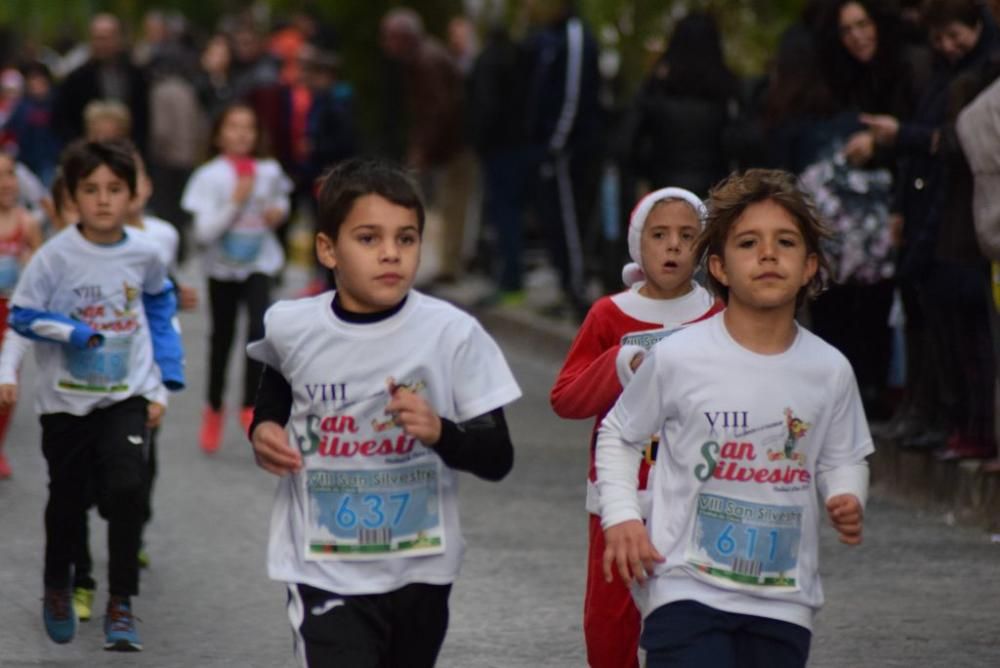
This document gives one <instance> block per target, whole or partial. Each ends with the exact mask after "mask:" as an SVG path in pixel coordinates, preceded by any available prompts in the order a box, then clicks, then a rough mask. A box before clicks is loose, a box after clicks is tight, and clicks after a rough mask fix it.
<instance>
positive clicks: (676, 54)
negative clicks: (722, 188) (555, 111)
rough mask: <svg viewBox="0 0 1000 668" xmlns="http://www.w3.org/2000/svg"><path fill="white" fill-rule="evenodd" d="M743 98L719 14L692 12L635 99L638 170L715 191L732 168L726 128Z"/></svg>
mask: <svg viewBox="0 0 1000 668" xmlns="http://www.w3.org/2000/svg"><path fill="white" fill-rule="evenodd" d="M738 105H739V102H738V84H737V79H736V77H735V76H733V73H732V72H731V71H730V70H729V68H728V67H727V66H726V63H725V60H724V58H723V55H722V44H721V41H720V38H719V30H718V27H717V26H716V22H715V19H714V18H712V16H711V15H709V14H706V13H703V12H694V13H691V14H688V15H687V16H685V17H684V18H683V19H681V20H680V21H679V22H678V23H677V26H676V28H675V29H674V32H673V35H671V38H670V45H669V46H668V47H667V51H666V53H665V54H664V55H663V57H662V58H661V59H660V60H659V61H658V62H657V63H656V65H655V66H654V68H653V71H652V73H651V74H650V75H649V76H648V77H647V79H646V80H645V82H644V83H643V85H642V87H641V89H640V91H639V93H638V95H637V97H636V100H635V103H634V106H633V110H632V118H631V123H632V132H631V133H630V142H629V157H630V161H631V163H632V166H633V167H634V169H635V170H636V172H637V174H638V176H639V177H640V178H643V179H645V180H647V181H648V182H649V184H650V185H651V186H653V187H659V186H662V185H663V184H667V183H669V184H671V185H674V186H678V187H681V188H685V189H687V190H690V191H692V192H695V193H697V194H698V195H700V196H702V197H704V196H705V195H707V193H708V189H709V188H710V187H711V186H712V185H714V184H715V183H716V182H717V181H719V180H720V179H721V178H722V177H724V176H725V175H726V174H727V173H728V172H729V165H728V158H727V155H726V151H725V149H724V145H723V134H724V130H725V128H726V126H727V125H728V124H729V123H730V121H731V120H732V119H733V118H735V116H736V113H737V112H738V108H739V107H738Z"/></svg>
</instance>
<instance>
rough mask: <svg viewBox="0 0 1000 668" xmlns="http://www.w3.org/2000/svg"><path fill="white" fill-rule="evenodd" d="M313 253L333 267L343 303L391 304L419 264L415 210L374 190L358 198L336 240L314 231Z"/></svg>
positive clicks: (360, 308)
mask: <svg viewBox="0 0 1000 668" xmlns="http://www.w3.org/2000/svg"><path fill="white" fill-rule="evenodd" d="M316 255H317V257H319V261H320V263H322V264H323V266H324V267H327V268H328V269H333V270H335V271H336V274H337V294H339V295H340V302H341V304H343V306H344V308H346V309H347V310H349V311H354V312H356V313H375V312H377V311H384V310H386V309H389V308H392V307H393V306H395V305H396V304H398V303H399V302H400V301H402V300H403V297H405V296H406V293H407V292H409V290H410V287H411V286H412V285H413V280H414V279H415V278H416V274H417V267H418V265H419V264H420V231H419V229H418V227H417V214H416V212H415V211H413V210H412V209H407V208H405V207H402V206H399V205H397V204H393V203H392V202H390V201H389V200H387V199H385V198H383V197H381V196H380V195H364V196H363V197H359V198H358V199H357V200H355V202H354V206H353V207H352V208H351V211H350V213H349V214H348V215H347V218H346V219H345V220H344V222H343V224H342V225H341V226H340V230H339V232H338V233H337V238H336V239H331V238H330V237H329V236H327V235H326V234H324V233H322V232H320V233H319V234H317V235H316Z"/></svg>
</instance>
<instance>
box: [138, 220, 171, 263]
mask: <svg viewBox="0 0 1000 668" xmlns="http://www.w3.org/2000/svg"><path fill="white" fill-rule="evenodd" d="M133 229H138V230H139V231H140V232H145V233H146V234H148V235H149V236H150V238H151V239H152V241H153V245H155V246H156V250H157V251H158V252H159V254H160V260H161V261H162V262H163V264H165V265H166V267H167V271H174V270H175V269H177V248H178V247H179V246H180V235H179V234H178V233H177V228H176V227H174V226H173V225H171V224H170V223H168V222H167V221H165V220H163V219H162V218H157V217H156V216H148V215H144V216H143V217H142V227H141V228H133Z"/></svg>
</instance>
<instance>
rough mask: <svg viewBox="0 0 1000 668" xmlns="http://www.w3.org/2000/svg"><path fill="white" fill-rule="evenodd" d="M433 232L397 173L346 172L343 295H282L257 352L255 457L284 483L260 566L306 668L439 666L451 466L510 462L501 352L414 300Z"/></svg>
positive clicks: (458, 539) (482, 467)
mask: <svg viewBox="0 0 1000 668" xmlns="http://www.w3.org/2000/svg"><path fill="white" fill-rule="evenodd" d="M423 222H424V210H423V205H422V203H421V201H420V198H419V197H418V195H417V192H416V189H415V187H414V186H413V184H412V183H411V181H410V180H409V179H408V178H407V177H406V175H405V174H404V173H403V172H402V171H400V170H399V169H398V168H396V167H394V166H391V165H388V164H386V163H384V162H380V161H365V160H352V161H348V162H346V163H342V164H341V165H340V166H338V167H337V168H336V169H334V170H333V171H332V172H330V173H329V174H328V175H327V176H326V177H325V179H324V181H323V183H322V186H321V188H320V193H319V221H318V226H319V230H320V231H319V232H318V234H317V235H316V252H317V256H318V257H319V260H320V262H321V263H322V264H323V265H324V266H325V267H326V268H328V269H332V270H333V271H334V272H335V274H336V278H337V290H336V291H335V292H325V293H323V294H321V295H317V296H315V297H309V298H305V299H298V300H292V301H282V302H278V303H277V304H275V305H274V306H272V307H271V308H270V309H269V310H268V312H267V314H266V316H265V330H266V335H265V337H264V339H263V340H260V341H256V342H254V343H252V344H250V345H249V346H248V347H247V351H248V354H250V355H251V356H252V357H254V358H256V359H258V360H259V361H261V362H263V363H264V364H265V365H266V366H265V371H264V375H263V376H262V381H261V388H260V392H259V393H258V397H257V401H256V405H255V411H254V421H253V423H252V424H251V426H250V430H249V431H250V436H251V441H252V443H253V447H254V454H255V456H256V458H257V463H258V464H259V465H260V466H261V467H262V468H264V469H266V470H268V471H270V472H272V473H275V474H277V475H281V476H283V477H282V479H281V482H280V487H279V490H278V494H277V497H276V499H275V504H274V511H273V514H272V517H271V536H270V541H269V549H268V572H269V575H270V576H271V578H272V579H275V580H279V581H282V582H285V583H287V585H288V592H289V597H288V612H289V618H290V619H291V622H292V626H293V628H294V631H295V633H296V646H295V648H296V652H297V653H298V654H299V657H300V659H301V660H302V662H303V663H304V664H305V665H310V666H326V665H345V666H381V665H392V666H402V665H405V666H412V667H415V668H420V667H425V666H432V665H433V664H434V661H435V659H436V657H437V654H438V651H439V649H440V647H441V643H442V642H443V640H444V635H445V632H446V630H447V624H448V596H449V593H450V590H451V583H452V582H453V581H454V579H455V577H456V576H457V575H458V569H459V562H460V560H461V553H462V536H461V532H460V530H459V526H458V498H457V482H458V480H457V476H456V475H455V470H465V471H470V472H472V473H474V474H476V475H478V476H480V477H483V478H486V479H489V480H500V479H501V478H503V477H504V476H505V475H506V474H507V472H508V471H509V470H510V468H511V466H512V464H513V446H512V445H511V442H510V437H509V435H508V433H507V426H506V422H505V420H504V415H503V408H502V407H503V406H504V405H506V404H508V403H510V402H511V401H513V400H515V399H517V398H518V397H519V396H520V394H521V392H520V389H519V388H518V386H517V383H516V382H515V380H514V378H513V376H512V375H511V372H510V369H509V368H508V367H507V363H506V361H505V360H504V358H503V355H502V353H501V352H500V349H499V348H498V347H497V345H496V343H495V342H494V341H493V340H492V339H491V338H490V337H489V335H488V334H486V332H485V331H484V330H483V329H482V327H481V326H480V325H479V324H478V323H477V322H476V321H475V320H474V319H473V318H471V317H470V316H468V315H467V314H465V313H463V312H461V311H459V310H458V309H456V308H454V307H453V306H451V305H449V304H447V303H445V302H442V301H439V300H437V299H433V298H431V297H427V296H425V295H423V294H420V293H418V292H416V291H413V290H412V289H411V287H412V285H413V280H414V277H415V275H416V271H417V265H418V263H419V259H420V244H421V233H422V231H423ZM286 423H287V424H288V432H286V431H285V429H284V426H285V424H286ZM289 433H290V435H291V439H289ZM287 474H291V475H287Z"/></svg>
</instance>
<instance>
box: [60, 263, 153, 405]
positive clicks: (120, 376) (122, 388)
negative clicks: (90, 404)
mask: <svg viewBox="0 0 1000 668" xmlns="http://www.w3.org/2000/svg"><path fill="white" fill-rule="evenodd" d="M73 294H74V295H75V296H76V303H77V305H76V306H75V307H74V308H73V309H72V311H71V312H70V314H69V315H70V317H71V318H72V319H74V320H78V321H80V322H83V323H86V324H87V325H89V326H90V327H91V328H92V329H94V330H96V331H97V332H99V333H100V334H102V335H103V336H104V343H103V345H101V346H100V347H99V348H88V349H86V350H77V349H76V348H73V347H71V346H63V368H62V372H61V373H60V374H59V375H58V376H57V377H56V387H57V388H58V389H60V390H63V391H66V392H75V393H82V394H92V393H102V394H106V393H116V392H127V391H128V390H129V385H128V377H129V364H130V362H131V359H132V345H133V342H134V341H135V335H136V333H137V332H138V331H139V329H140V327H141V321H140V318H139V312H138V311H137V310H136V305H137V303H138V302H139V299H140V296H141V294H142V291H141V289H140V288H139V286H138V285H131V284H129V283H128V282H125V281H123V282H122V284H121V291H120V292H118V291H115V293H114V294H111V295H108V294H105V293H104V290H103V289H102V286H100V285H82V286H78V287H76V288H74V289H73Z"/></svg>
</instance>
